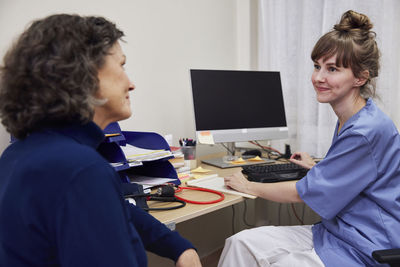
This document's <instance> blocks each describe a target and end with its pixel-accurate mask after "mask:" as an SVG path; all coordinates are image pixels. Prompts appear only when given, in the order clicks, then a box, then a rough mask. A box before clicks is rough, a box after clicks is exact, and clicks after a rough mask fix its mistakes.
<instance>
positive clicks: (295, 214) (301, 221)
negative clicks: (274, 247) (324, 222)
mask: <svg viewBox="0 0 400 267" xmlns="http://www.w3.org/2000/svg"><path fill="white" fill-rule="evenodd" d="M291 205H292V210H293V213H294V216H295V217H296V218H297V220H298V221H299V222H300V223H301V224H302V225H304V222H303V220H301V219H300V218H299V216H298V215H297V212H296V210H295V208H294V204H293V203H291Z"/></svg>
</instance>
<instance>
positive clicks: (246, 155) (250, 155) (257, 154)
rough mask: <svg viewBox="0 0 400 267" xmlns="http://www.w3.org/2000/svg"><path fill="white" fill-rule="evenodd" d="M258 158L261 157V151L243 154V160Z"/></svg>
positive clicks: (255, 150)
mask: <svg viewBox="0 0 400 267" xmlns="http://www.w3.org/2000/svg"><path fill="white" fill-rule="evenodd" d="M256 156H259V157H261V151H260V150H258V149H252V150H247V151H246V152H243V153H242V157H243V158H244V157H248V158H250V157H256Z"/></svg>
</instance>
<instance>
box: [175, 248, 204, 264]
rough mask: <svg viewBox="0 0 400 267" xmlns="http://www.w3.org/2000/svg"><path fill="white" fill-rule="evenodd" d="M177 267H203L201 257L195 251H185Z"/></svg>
mask: <svg viewBox="0 0 400 267" xmlns="http://www.w3.org/2000/svg"><path fill="white" fill-rule="evenodd" d="M176 267H201V262H200V258H199V255H198V254H197V252H196V250H194V249H192V248H191V249H187V250H185V251H184V252H183V253H182V254H181V255H180V256H179V258H178V261H177V262H176Z"/></svg>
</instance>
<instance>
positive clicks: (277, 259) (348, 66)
mask: <svg viewBox="0 0 400 267" xmlns="http://www.w3.org/2000/svg"><path fill="white" fill-rule="evenodd" d="M371 28H372V24H371V22H370V20H369V18H368V17H367V16H365V15H363V14H360V13H357V12H354V11H351V10H350V11H347V12H346V13H344V14H343V16H342V19H341V21H340V23H339V24H336V25H335V26H334V28H333V30H332V31H330V32H328V33H326V34H325V35H323V36H322V37H321V38H320V39H319V40H318V42H317V43H316V45H315V46H314V49H313V51H312V53H311V59H312V61H313V64H314V72H313V74H312V77H311V81H312V84H313V86H314V90H315V92H316V96H317V100H318V102H320V103H329V104H330V105H331V107H332V109H333V111H334V112H335V114H336V115H337V117H338V122H337V125H336V129H335V132H334V135H333V140H332V145H331V147H330V149H329V151H328V153H327V155H326V156H325V158H324V159H323V160H322V161H321V162H319V163H318V164H316V163H315V162H314V160H313V159H312V158H311V157H310V156H309V155H308V154H307V153H304V152H297V153H294V154H293V155H292V157H291V161H292V162H294V163H296V164H299V165H301V166H303V167H305V168H307V169H310V170H309V171H308V173H307V175H306V176H305V177H304V178H302V179H301V180H300V181H297V182H296V181H289V182H282V183H275V184H260V183H254V182H249V181H248V180H246V178H244V177H243V175H242V174H241V173H237V174H235V175H233V176H230V177H226V178H225V184H226V185H227V186H230V187H232V188H234V189H236V190H238V191H242V192H245V193H250V194H254V195H257V196H259V197H262V198H265V199H268V200H272V201H276V202H285V203H294V202H305V203H306V204H307V205H308V206H309V207H311V208H312V209H313V210H314V211H315V212H316V213H318V214H319V215H320V216H321V218H322V221H321V222H320V223H318V224H315V225H313V226H310V225H305V226H303V225H302V226H280V227H274V226H265V227H259V228H255V229H251V230H246V231H243V232H241V233H238V234H236V235H234V236H233V237H230V238H229V239H227V241H226V243H225V248H224V251H223V253H222V256H221V259H220V262H219V266H377V265H378V263H377V262H376V261H375V260H374V259H373V258H372V252H373V251H375V250H380V249H387V248H396V247H400V239H399V238H398V235H399V233H400V201H399V200H400V136H399V133H398V131H397V129H396V127H395V125H394V124H393V122H392V120H391V119H390V118H389V117H388V116H387V115H385V114H384V113H383V112H382V111H381V110H380V109H379V108H378V107H377V106H376V105H375V103H374V101H373V100H372V97H373V96H374V94H375V87H374V79H375V78H376V77H377V76H378V70H379V56H380V55H379V50H378V47H377V44H376V41H375V33H374V32H372V31H371Z"/></svg>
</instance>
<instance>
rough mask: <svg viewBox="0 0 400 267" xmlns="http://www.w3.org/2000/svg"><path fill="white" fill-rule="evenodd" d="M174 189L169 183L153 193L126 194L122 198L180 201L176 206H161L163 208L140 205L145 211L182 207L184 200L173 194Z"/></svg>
mask: <svg viewBox="0 0 400 267" xmlns="http://www.w3.org/2000/svg"><path fill="white" fill-rule="evenodd" d="M174 194H175V191H174V187H173V186H170V185H165V186H162V187H160V188H158V189H157V192H156V193H155V194H127V195H124V198H135V197H145V198H146V200H147V201H161V202H178V203H180V204H179V205H177V206H173V207H163V208H149V207H142V209H143V210H145V211H155V210H174V209H179V208H183V207H184V206H186V202H185V201H183V200H181V199H178V198H176V197H175V196H174Z"/></svg>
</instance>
